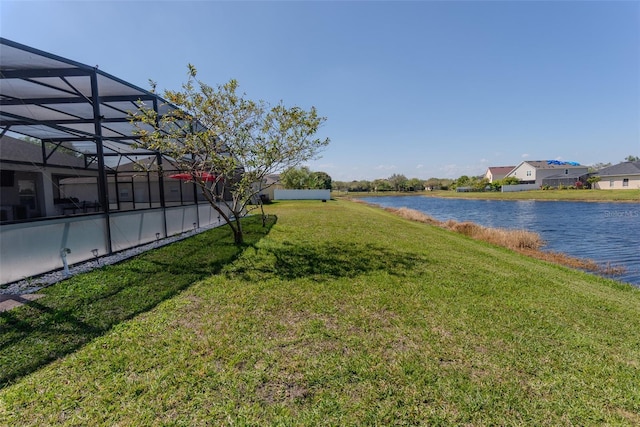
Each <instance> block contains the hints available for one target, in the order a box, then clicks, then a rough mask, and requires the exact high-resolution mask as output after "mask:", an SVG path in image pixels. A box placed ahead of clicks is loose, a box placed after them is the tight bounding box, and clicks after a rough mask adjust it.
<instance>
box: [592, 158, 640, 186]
mask: <svg viewBox="0 0 640 427" xmlns="http://www.w3.org/2000/svg"><path fill="white" fill-rule="evenodd" d="M596 175H598V176H599V177H600V182H597V183H596V184H595V188H598V189H601V190H614V189H638V188H640V161H636V162H622V163H619V164H617V165H613V166H609V167H607V168H604V169H601V170H599V171H598V172H597V173H596Z"/></svg>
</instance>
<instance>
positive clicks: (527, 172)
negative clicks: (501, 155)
mask: <svg viewBox="0 0 640 427" xmlns="http://www.w3.org/2000/svg"><path fill="white" fill-rule="evenodd" d="M586 176H588V168H587V166H582V165H580V164H579V163H577V162H563V161H560V160H531V161H524V162H522V163H520V164H519V165H518V166H516V167H515V168H513V170H512V171H511V172H509V173H508V174H507V176H506V177H515V178H518V179H519V180H520V184H526V185H529V186H530V187H531V189H533V188H541V187H542V186H543V185H551V184H547V183H545V180H547V182H549V183H551V182H561V181H563V180H566V182H572V183H575V182H576V181H577V180H579V179H585V177H586ZM563 185H564V184H563ZM570 185H572V184H570Z"/></svg>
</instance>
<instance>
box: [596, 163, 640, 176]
mask: <svg viewBox="0 0 640 427" xmlns="http://www.w3.org/2000/svg"><path fill="white" fill-rule="evenodd" d="M597 174H598V175H600V176H620V175H640V161H636V162H622V163H618V164H617V165H613V166H609V167H606V168H604V169H600V170H599V171H598V172H597Z"/></svg>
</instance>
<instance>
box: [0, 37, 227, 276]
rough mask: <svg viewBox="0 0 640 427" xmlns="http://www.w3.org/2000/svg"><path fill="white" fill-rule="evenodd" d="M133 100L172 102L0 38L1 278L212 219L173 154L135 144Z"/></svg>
mask: <svg viewBox="0 0 640 427" xmlns="http://www.w3.org/2000/svg"><path fill="white" fill-rule="evenodd" d="M139 101H142V102H144V103H145V106H146V107H147V108H153V109H154V110H155V111H157V112H158V113H159V114H166V113H168V112H169V111H171V110H172V109H174V108H176V107H174V106H172V105H170V104H169V103H167V102H166V101H165V100H163V99H162V98H160V97H159V96H157V95H156V94H154V93H151V92H149V91H147V90H144V89H141V88H139V87H136V86H134V85H132V84H130V83H127V82H125V81H123V80H121V79H118V78H116V77H114V76H111V75H109V74H107V73H105V72H103V71H101V70H98V69H97V67H91V66H87V65H84V64H80V63H78V62H75V61H72V60H69V59H65V58H62V57H59V56H56V55H53V54H50V53H47V52H43V51H40V50H37V49H34V48H31V47H28V46H24V45H22V44H19V43H16V42H13V41H10V40H7V39H4V38H0V284H5V283H9V282H13V281H16V280H20V279H23V278H25V277H31V276H34V275H37V274H40V273H44V272H47V271H52V270H56V269H59V268H62V267H63V259H62V258H63V256H64V257H66V260H67V262H68V263H69V264H73V263H77V262H81V261H86V260H90V259H93V258H94V257H95V254H96V253H97V254H98V256H99V255H105V254H109V253H112V252H116V251H120V250H123V249H127V248H131V247H135V246H138V245H141V244H145V243H149V242H152V241H154V240H157V239H158V238H162V237H166V236H170V235H174V234H178V233H182V232H185V231H190V230H193V229H194V227H195V228H199V227H203V226H207V225H210V224H212V223H214V222H215V223H217V222H218V221H219V218H218V213H217V212H216V211H215V210H214V209H213V208H212V207H211V206H210V204H209V203H208V202H207V201H206V200H205V199H204V197H203V196H202V195H201V194H200V191H198V190H197V188H196V185H195V184H194V183H193V182H190V181H189V180H185V179H180V175H179V173H180V171H179V170H177V169H176V167H175V166H174V165H173V163H172V159H170V158H168V157H166V156H164V155H163V154H162V153H161V152H157V151H149V150H145V149H140V148H136V146H135V143H136V137H135V135H134V133H135V132H134V130H135V125H134V124H133V123H131V121H130V113H132V112H134V111H135V110H137V108H138V102H139ZM211 185H212V186H214V188H215V191H216V192H217V194H221V192H223V191H224V188H221V186H220V184H219V183H218V184H216V183H215V182H212V183H211ZM218 186H220V188H218Z"/></svg>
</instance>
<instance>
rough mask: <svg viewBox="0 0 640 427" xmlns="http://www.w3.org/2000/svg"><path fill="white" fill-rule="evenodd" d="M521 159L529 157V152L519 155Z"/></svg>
mask: <svg viewBox="0 0 640 427" xmlns="http://www.w3.org/2000/svg"><path fill="white" fill-rule="evenodd" d="M521 157H522V158H523V159H526V158H527V157H529V154H527V153H525V154H523V155H522V156H521Z"/></svg>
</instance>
